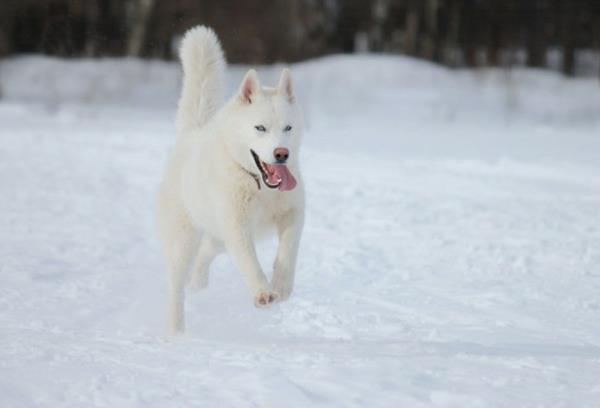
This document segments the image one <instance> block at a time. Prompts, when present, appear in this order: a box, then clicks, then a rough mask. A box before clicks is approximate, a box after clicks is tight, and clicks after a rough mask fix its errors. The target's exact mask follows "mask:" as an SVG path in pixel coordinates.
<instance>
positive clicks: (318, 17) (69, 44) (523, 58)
mask: <svg viewBox="0 0 600 408" xmlns="http://www.w3.org/2000/svg"><path fill="white" fill-rule="evenodd" d="M196 24H207V25H210V26H212V27H213V28H214V29H215V30H216V31H217V33H218V34H219V37H220V38H221V40H222V42H223V46H224V48H225V51H226V53H227V57H228V59H229V61H231V62H234V63H236V62H244V63H271V62H276V61H288V62H292V61H298V60H303V59H307V58H312V57H317V56H321V55H325V54H331V53H352V52H384V53H397V54H407V55H412V56H416V57H420V58H424V59H427V60H431V61H435V62H438V63H442V64H445V65H449V66H453V67H459V66H512V65H527V66H531V67H550V68H553V69H558V70H561V71H562V72H564V73H565V74H566V75H574V74H577V73H578V72H580V71H581V69H578V67H579V66H580V65H585V64H586V63H587V64H588V66H589V65H590V64H589V63H590V61H591V65H592V66H594V67H595V68H593V69H594V71H596V72H595V73H596V74H598V75H600V68H599V67H600V61H597V59H598V58H599V57H598V55H599V54H598V53H597V52H594V51H593V50H598V49H600V0H562V1H561V0H88V1H85V0H1V2H0V56H7V55H12V54H19V53H45V54H50V55H57V56H62V57H98V56H139V57H147V58H161V59H172V58H174V56H175V54H176V49H177V48H176V45H177V40H178V39H179V38H180V36H181V34H182V33H183V32H184V31H185V30H186V29H187V28H189V27H191V26H193V25H196Z"/></svg>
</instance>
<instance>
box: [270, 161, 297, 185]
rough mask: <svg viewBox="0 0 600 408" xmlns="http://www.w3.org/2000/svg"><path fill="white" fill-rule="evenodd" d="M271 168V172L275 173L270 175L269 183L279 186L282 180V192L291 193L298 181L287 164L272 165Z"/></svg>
mask: <svg viewBox="0 0 600 408" xmlns="http://www.w3.org/2000/svg"><path fill="white" fill-rule="evenodd" d="M269 167H270V169H269V170H272V171H273V172H272V173H270V174H269V183H271V184H277V180H278V178H280V179H281V183H280V184H279V187H278V188H279V190H280V191H289V190H293V189H294V187H296V179H295V178H294V176H293V175H292V173H291V172H290V171H289V170H288V168H287V166H286V165H285V164H271V165H270V166H269Z"/></svg>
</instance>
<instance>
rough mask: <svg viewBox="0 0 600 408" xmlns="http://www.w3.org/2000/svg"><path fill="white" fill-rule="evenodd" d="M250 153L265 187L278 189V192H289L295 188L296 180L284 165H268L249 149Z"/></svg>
mask: <svg viewBox="0 0 600 408" xmlns="http://www.w3.org/2000/svg"><path fill="white" fill-rule="evenodd" d="M250 153H251V154H252V158H253V159H254V163H255V164H256V167H257V168H258V170H259V171H260V175H261V176H262V180H263V182H264V183H265V185H266V186H267V187H269V188H278V189H279V190H280V191H289V190H293V189H294V187H296V179H295V178H294V176H293V175H292V173H291V172H290V171H289V170H288V168H287V166H286V165H285V164H280V163H276V164H268V163H265V162H264V161H262V160H261V159H260V157H259V156H258V154H256V152H255V151H254V150H252V149H250Z"/></svg>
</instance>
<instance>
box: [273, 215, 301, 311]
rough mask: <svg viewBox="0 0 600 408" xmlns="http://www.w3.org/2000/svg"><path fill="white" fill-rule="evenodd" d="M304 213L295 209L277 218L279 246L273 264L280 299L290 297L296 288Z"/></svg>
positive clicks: (275, 286) (276, 289)
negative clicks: (295, 280)
mask: <svg viewBox="0 0 600 408" xmlns="http://www.w3.org/2000/svg"><path fill="white" fill-rule="evenodd" d="M303 224H304V215H303V214H302V212H301V211H300V210H297V209H293V210H290V211H289V212H287V213H286V214H284V215H283V216H281V217H280V218H278V219H277V232H278V235H279V247H278V248H277V256H276V257H275V262H274V264H273V290H274V291H275V292H277V293H278V294H279V296H280V300H286V299H287V298H288V297H290V295H291V293H292V290H293V288H294V275H295V269H296V259H297V257H298V247H299V246H300V236H301V234H302V226H303Z"/></svg>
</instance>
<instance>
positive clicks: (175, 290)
mask: <svg viewBox="0 0 600 408" xmlns="http://www.w3.org/2000/svg"><path fill="white" fill-rule="evenodd" d="M169 210H170V211H169ZM161 215H162V216H164V218H162V219H160V220H159V221H160V224H159V225H160V230H161V231H160V232H161V237H162V242H163V245H164V252H165V258H166V262H167V273H168V323H169V329H170V331H171V333H172V334H177V333H182V332H183V331H184V330H185V323H184V304H185V293H184V284H185V278H186V275H187V271H188V270H189V266H190V263H191V260H192V257H193V255H194V253H195V251H196V250H197V248H198V233H197V231H196V229H195V228H194V226H193V225H192V223H191V222H190V220H189V218H188V216H187V214H185V212H184V211H182V210H181V209H176V208H173V207H172V206H171V208H168V210H167V211H162V212H161Z"/></svg>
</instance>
